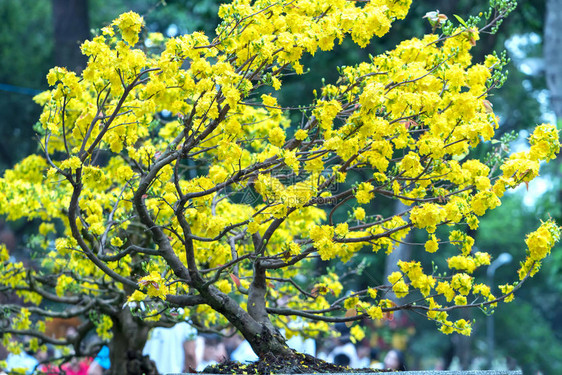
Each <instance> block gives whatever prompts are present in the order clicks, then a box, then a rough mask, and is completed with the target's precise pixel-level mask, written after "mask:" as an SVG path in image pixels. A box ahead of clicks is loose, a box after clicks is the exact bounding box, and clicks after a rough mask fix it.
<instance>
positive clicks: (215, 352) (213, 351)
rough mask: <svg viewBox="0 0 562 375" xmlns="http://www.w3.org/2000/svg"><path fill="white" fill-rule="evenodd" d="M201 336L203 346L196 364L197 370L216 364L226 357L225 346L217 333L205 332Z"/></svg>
mask: <svg viewBox="0 0 562 375" xmlns="http://www.w3.org/2000/svg"><path fill="white" fill-rule="evenodd" d="M203 338H204V340H205V347H204V348H203V355H202V358H201V361H199V363H198V364H197V371H203V370H204V369H205V368H206V367H207V366H212V365H216V364H218V363H219V362H220V361H223V360H225V359H226V358H227V354H226V347H225V345H224V343H223V342H222V340H221V337H220V336H219V335H216V334H211V335H209V334H206V335H203Z"/></svg>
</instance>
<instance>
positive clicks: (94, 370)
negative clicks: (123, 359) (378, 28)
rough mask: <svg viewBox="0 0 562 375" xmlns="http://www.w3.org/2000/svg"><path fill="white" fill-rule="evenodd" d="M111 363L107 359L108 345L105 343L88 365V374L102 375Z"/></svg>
mask: <svg viewBox="0 0 562 375" xmlns="http://www.w3.org/2000/svg"><path fill="white" fill-rule="evenodd" d="M110 365H111V362H110V360H109V347H108V346H107V345H104V346H102V348H101V349H100V351H99V352H98V355H97V356H96V358H94V360H93V361H92V363H90V366H89V367H88V375H103V373H104V372H105V370H108V369H109V367H110Z"/></svg>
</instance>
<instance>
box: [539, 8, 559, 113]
mask: <svg viewBox="0 0 562 375" xmlns="http://www.w3.org/2000/svg"><path fill="white" fill-rule="evenodd" d="M543 51H544V62H545V64H544V65H545V69H546V84H547V87H548V89H549V90H550V98H551V104H552V109H553V110H554V113H555V114H556V117H557V119H560V118H562V0H548V1H547V3H546V20H545V23H544V47H543Z"/></svg>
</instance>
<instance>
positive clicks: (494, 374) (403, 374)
mask: <svg viewBox="0 0 562 375" xmlns="http://www.w3.org/2000/svg"><path fill="white" fill-rule="evenodd" d="M329 374H332V375H373V374H377V373H376V372H374V373H373V372H338V373H329ZM379 374H381V375H522V372H521V371H520V370H516V371H511V370H467V371H437V370H423V371H393V372H380V373H379ZM165 375H189V374H187V373H167V374H165ZM206 375H220V374H206ZM275 375H291V374H275ZM302 375H306V374H302Z"/></svg>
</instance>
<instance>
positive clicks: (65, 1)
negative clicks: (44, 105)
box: [53, 0, 90, 73]
mask: <svg viewBox="0 0 562 375" xmlns="http://www.w3.org/2000/svg"><path fill="white" fill-rule="evenodd" d="M53 23H54V29H55V48H54V53H55V64H56V65H57V66H62V67H66V68H67V69H68V70H71V71H75V72H77V73H78V72H81V71H82V70H83V69H84V68H85V67H86V63H87V61H88V60H87V58H86V56H84V55H82V53H81V51H80V44H81V43H82V42H83V41H85V40H86V39H88V37H89V36H90V27H89V21H88V0H53Z"/></svg>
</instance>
